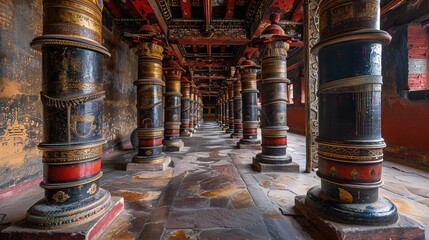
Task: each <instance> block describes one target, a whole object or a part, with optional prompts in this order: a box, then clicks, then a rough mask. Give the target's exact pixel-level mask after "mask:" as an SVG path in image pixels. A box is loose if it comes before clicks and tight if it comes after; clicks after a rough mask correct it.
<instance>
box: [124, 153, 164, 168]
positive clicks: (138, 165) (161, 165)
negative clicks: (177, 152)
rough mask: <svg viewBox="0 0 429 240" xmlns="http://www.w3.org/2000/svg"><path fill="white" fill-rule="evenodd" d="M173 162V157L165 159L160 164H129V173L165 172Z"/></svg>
mask: <svg viewBox="0 0 429 240" xmlns="http://www.w3.org/2000/svg"><path fill="white" fill-rule="evenodd" d="M170 162H171V157H168V156H167V157H165V159H164V161H162V162H158V163H133V162H130V163H127V171H130V172H140V171H165V170H166V169H167V167H168V164H170Z"/></svg>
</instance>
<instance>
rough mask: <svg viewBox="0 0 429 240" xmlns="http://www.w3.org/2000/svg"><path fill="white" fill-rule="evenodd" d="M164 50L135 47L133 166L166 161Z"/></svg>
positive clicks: (145, 44) (150, 45) (146, 44)
mask: <svg viewBox="0 0 429 240" xmlns="http://www.w3.org/2000/svg"><path fill="white" fill-rule="evenodd" d="M163 51H164V49H163V47H162V46H160V45H158V44H155V43H150V42H143V43H140V44H139V45H138V51H137V52H136V54H137V55H138V80H137V81H135V82H134V85H136V86H137V133H138V139H139V147H138V152H137V155H136V156H134V157H133V162H134V163H142V164H159V163H160V162H164V161H165V157H166V156H165V153H163V152H162V148H163V145H162V138H163V132H164V125H163V106H162V105H163V104H162V102H163V94H162V90H163V87H164V86H165V84H164V82H163V81H162V58H163V55H162V52H163Z"/></svg>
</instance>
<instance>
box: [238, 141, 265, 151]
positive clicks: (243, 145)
mask: <svg viewBox="0 0 429 240" xmlns="http://www.w3.org/2000/svg"><path fill="white" fill-rule="evenodd" d="M237 148H238V149H262V146H261V142H260V141H259V143H258V141H255V143H242V142H241V141H240V142H238V143H237Z"/></svg>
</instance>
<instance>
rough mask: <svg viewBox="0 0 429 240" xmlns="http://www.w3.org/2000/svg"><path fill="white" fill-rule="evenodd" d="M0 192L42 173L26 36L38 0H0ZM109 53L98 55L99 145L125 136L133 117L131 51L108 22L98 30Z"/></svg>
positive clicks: (37, 78)
mask: <svg viewBox="0 0 429 240" xmlns="http://www.w3.org/2000/svg"><path fill="white" fill-rule="evenodd" d="M0 31H1V32H0V61H1V64H0V196H1V195H2V194H4V193H5V191H7V189H10V187H11V186H14V185H16V184H18V183H22V182H23V181H25V180H27V179H29V180H31V179H34V178H36V177H39V176H41V174H42V163H41V151H39V150H38V149H37V145H38V144H39V143H40V142H41V139H42V126H43V118H42V103H41V101H40V97H39V94H40V91H41V87H42V83H41V77H42V75H41V53H40V52H38V51H35V50H32V49H31V48H30V46H29V43H30V42H31V40H32V39H33V38H34V37H35V36H38V35H41V33H42V0H35V1H28V0H14V1H10V0H0ZM104 32H105V33H104V34H103V35H104V37H105V39H104V45H105V46H106V47H107V48H108V49H109V51H110V52H111V53H112V57H111V58H106V59H105V60H104V73H103V74H104V83H105V90H106V99H105V108H104V122H105V123H104V137H105V138H106V140H107V144H106V145H105V146H104V148H105V149H109V148H112V147H115V146H118V145H120V144H121V143H122V142H124V141H128V139H129V135H130V133H131V131H132V130H133V129H134V128H135V126H134V125H135V124H134V123H135V122H136V108H135V104H136V100H135V90H134V87H133V85H132V82H133V81H134V80H136V79H137V57H136V56H135V54H134V50H133V49H129V47H128V45H126V44H125V43H124V42H121V41H120V40H119V37H118V33H117V32H116V28H115V27H114V26H113V29H112V31H109V30H108V29H105V30H104Z"/></svg>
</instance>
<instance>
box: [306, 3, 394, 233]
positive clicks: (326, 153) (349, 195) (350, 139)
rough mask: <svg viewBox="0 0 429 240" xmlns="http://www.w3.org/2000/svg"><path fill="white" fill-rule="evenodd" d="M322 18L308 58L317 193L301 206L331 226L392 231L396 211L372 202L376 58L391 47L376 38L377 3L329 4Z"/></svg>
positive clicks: (377, 135) (378, 160) (376, 169)
mask: <svg viewBox="0 0 429 240" xmlns="http://www.w3.org/2000/svg"><path fill="white" fill-rule="evenodd" d="M334 2H335V4H334ZM338 2H340V3H338ZM320 10H321V17H320V20H321V22H320V26H321V28H320V29H321V35H320V36H321V42H320V43H319V44H317V45H316V46H315V49H314V51H315V52H316V53H318V58H319V91H318V94H319V114H320V115H319V135H318V137H317V138H316V141H317V142H318V156H319V169H318V171H317V175H318V176H319V177H320V178H321V188H317V187H315V188H312V189H310V190H309V191H308V193H307V199H306V205H308V206H310V207H312V208H314V209H315V210H317V211H319V212H320V213H321V214H322V215H324V217H326V218H328V219H331V220H333V221H339V222H345V223H353V224H363V225H368V224H369V225H373V224H375V225H385V224H390V223H393V222H395V221H396V220H397V219H398V216H397V210H396V207H395V206H394V205H393V204H392V203H391V202H390V201H389V200H387V199H386V198H384V197H380V196H379V194H378V188H379V187H381V185H382V184H383V183H382V180H381V174H382V161H383V148H384V147H385V143H384V140H383V138H382V137H381V85H382V76H381V50H382V43H385V42H386V41H388V40H389V39H390V36H389V35H388V34H387V33H385V32H384V31H380V30H379V25H380V24H379V17H380V15H379V2H378V1H369V0H365V1H330V0H328V1H322V2H321V5H320ZM327 199H329V201H327Z"/></svg>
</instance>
